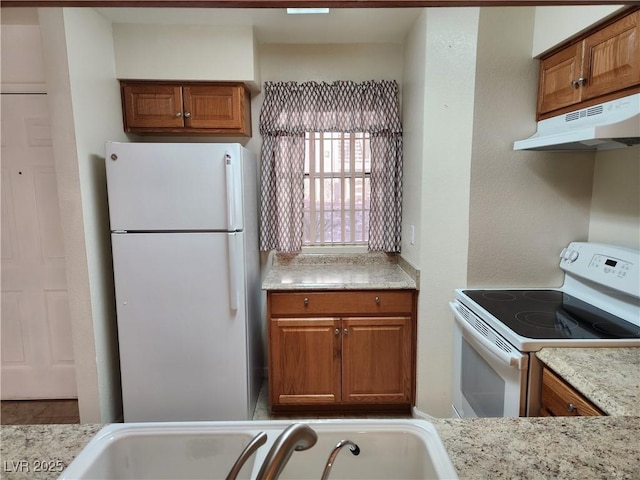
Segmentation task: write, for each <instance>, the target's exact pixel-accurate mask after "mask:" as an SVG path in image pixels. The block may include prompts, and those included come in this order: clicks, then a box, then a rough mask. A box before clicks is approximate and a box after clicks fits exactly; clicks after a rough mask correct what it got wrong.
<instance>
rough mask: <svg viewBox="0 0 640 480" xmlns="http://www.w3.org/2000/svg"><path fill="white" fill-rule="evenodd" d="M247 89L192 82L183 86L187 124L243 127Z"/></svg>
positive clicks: (224, 128) (190, 125)
mask: <svg viewBox="0 0 640 480" xmlns="http://www.w3.org/2000/svg"><path fill="white" fill-rule="evenodd" d="M243 113H244V89H243V87H242V86H239V85H233V86H224V85H215V86H210V85H191V86H185V87H184V115H185V124H186V126H187V127H188V128H207V129H216V130H227V129H228V130H241V129H242V128H243Z"/></svg>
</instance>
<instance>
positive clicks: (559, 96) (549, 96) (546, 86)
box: [538, 43, 582, 114]
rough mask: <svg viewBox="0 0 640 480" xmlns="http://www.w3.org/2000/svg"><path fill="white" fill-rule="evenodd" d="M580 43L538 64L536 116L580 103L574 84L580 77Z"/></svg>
mask: <svg viewBox="0 0 640 480" xmlns="http://www.w3.org/2000/svg"><path fill="white" fill-rule="evenodd" d="M581 63H582V43H577V44H575V45H571V46H569V47H567V48H565V49H564V50H561V51H559V52H558V53H556V54H555V55H552V56H550V57H549V58H546V59H544V60H542V61H541V62H540V75H539V82H538V114H543V113H547V112H551V111H553V110H557V109H559V108H562V107H567V106H569V105H573V104H574V103H578V102H579V101H580V88H579V87H578V86H577V85H575V84H574V83H573V82H575V81H576V80H577V79H578V78H580V75H581V70H580V68H581Z"/></svg>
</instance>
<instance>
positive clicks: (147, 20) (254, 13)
mask: <svg viewBox="0 0 640 480" xmlns="http://www.w3.org/2000/svg"><path fill="white" fill-rule="evenodd" d="M96 10H97V11H98V12H100V14H102V15H103V16H105V17H107V18H109V19H111V20H112V21H113V22H114V23H142V24H184V25H212V26H215V25H238V26H247V25H251V26H253V27H254V32H255V35H256V37H257V39H258V42H259V43H402V42H403V40H404V37H405V35H406V34H407V32H408V31H409V30H410V28H411V25H412V24H413V22H414V20H415V19H416V17H417V16H418V12H419V11H420V10H421V9H419V8H343V9H332V10H331V11H330V12H329V13H328V14H316V15H288V14H287V13H286V10H285V9H283V8H277V9H276V8H259V9H251V8H237V9H236V8H223V9H206V8H96Z"/></svg>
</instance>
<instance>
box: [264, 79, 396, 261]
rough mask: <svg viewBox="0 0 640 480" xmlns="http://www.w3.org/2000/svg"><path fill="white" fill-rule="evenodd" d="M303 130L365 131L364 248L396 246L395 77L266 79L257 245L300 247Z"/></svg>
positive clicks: (288, 249) (283, 249) (294, 249)
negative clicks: (367, 144)
mask: <svg viewBox="0 0 640 480" xmlns="http://www.w3.org/2000/svg"><path fill="white" fill-rule="evenodd" d="M305 132H366V133H369V136H370V139H371V210H370V213H369V225H370V226H369V250H381V251H385V252H399V251H400V231H401V220H402V126H401V124H400V114H399V108H398V84H397V82H395V81H368V82H364V83H354V82H348V81H338V82H334V83H331V84H328V83H317V82H306V83H297V82H279V83H273V82H267V83H265V86H264V103H263V104H262V111H261V112H260V133H261V134H262V137H263V143H262V158H261V163H262V167H261V168H262V177H261V210H260V220H261V222H260V225H261V227H260V228H261V231H260V250H262V251H267V250H272V249H275V250H277V251H280V252H298V251H300V250H301V249H302V238H303V230H302V219H303V199H304V192H303V183H304V148H305V146H304V143H305V141H304V135H305Z"/></svg>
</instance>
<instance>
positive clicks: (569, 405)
mask: <svg viewBox="0 0 640 480" xmlns="http://www.w3.org/2000/svg"><path fill="white" fill-rule="evenodd" d="M577 410H578V408H577V407H576V406H575V405H574V404H573V403H567V412H569V413H574V412H575V411H577Z"/></svg>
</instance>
